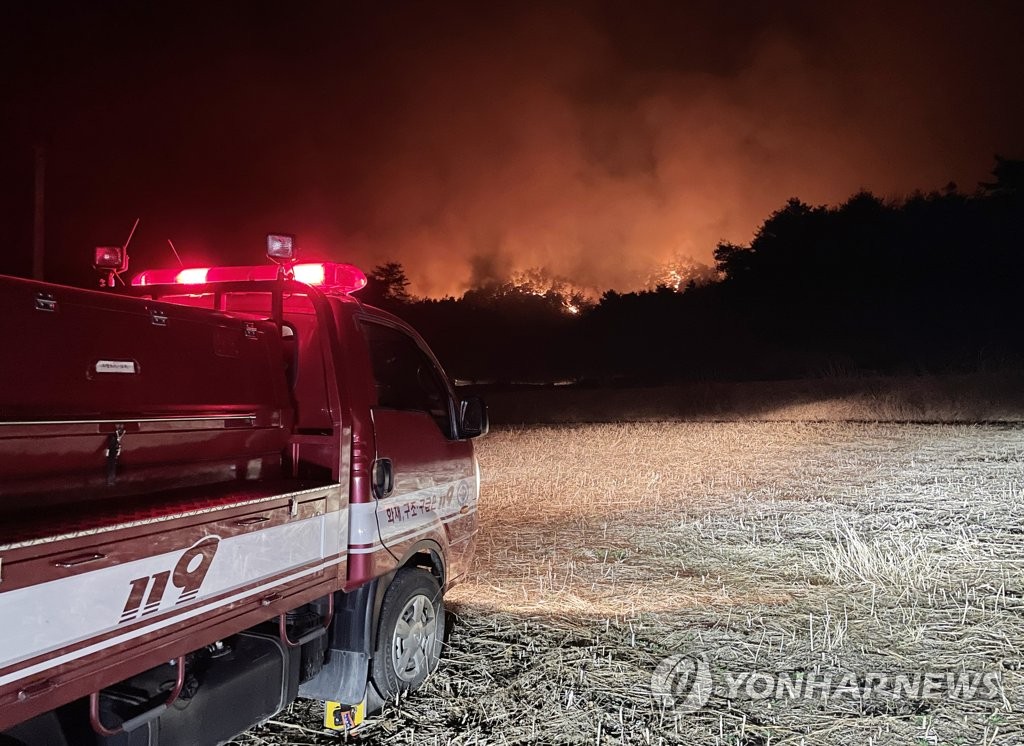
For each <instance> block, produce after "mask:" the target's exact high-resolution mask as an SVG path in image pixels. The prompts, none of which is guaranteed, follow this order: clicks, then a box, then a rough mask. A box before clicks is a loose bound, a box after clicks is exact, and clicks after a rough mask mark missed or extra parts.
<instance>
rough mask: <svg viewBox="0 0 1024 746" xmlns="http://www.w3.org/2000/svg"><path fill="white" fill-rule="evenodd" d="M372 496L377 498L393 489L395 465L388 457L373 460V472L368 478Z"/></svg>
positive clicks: (382, 496) (388, 493) (385, 495)
mask: <svg viewBox="0 0 1024 746" xmlns="http://www.w3.org/2000/svg"><path fill="white" fill-rule="evenodd" d="M370 487H371V489H373V496H374V497H375V498H377V499H378V500H380V499H382V498H385V497H387V496H388V495H390V494H391V493H392V492H394V491H395V467H394V465H393V464H392V463H391V459H389V458H379V459H377V460H376V461H374V462H373V474H372V476H371V478H370Z"/></svg>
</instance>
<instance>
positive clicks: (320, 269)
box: [132, 262, 366, 293]
mask: <svg viewBox="0 0 1024 746" xmlns="http://www.w3.org/2000/svg"><path fill="white" fill-rule="evenodd" d="M292 270H293V271H294V273H295V280H296V281H297V282H302V283H305V284H306V285H314V286H316V287H319V288H322V289H323V290H329V291H336V292H342V293H353V292H355V291H356V290H361V289H362V288H364V287H366V275H365V274H363V271H362V270H361V269H359V268H358V267H356V266H353V265H351V264H341V263H338V262H307V263H303V264H295V265H293V266H292ZM277 278H278V267H277V266H276V265H272V264H264V265H257V266H253V267H190V268H188V269H150V270H146V271H145V272H142V273H141V274H138V275H135V277H133V278H132V285H135V286H142V285H205V284H207V283H211V282H240V281H246V280H276V279H277Z"/></svg>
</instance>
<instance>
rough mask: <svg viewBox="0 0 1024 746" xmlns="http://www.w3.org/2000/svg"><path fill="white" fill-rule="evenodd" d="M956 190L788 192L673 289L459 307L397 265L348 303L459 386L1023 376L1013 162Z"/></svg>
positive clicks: (471, 300) (1022, 280)
mask: <svg viewBox="0 0 1024 746" xmlns="http://www.w3.org/2000/svg"><path fill="white" fill-rule="evenodd" d="M992 174H993V176H992V180H991V181H988V182H984V183H982V184H981V185H979V188H978V189H977V190H976V191H975V192H974V193H971V194H965V193H962V192H960V191H959V190H957V189H956V187H955V186H954V185H950V186H949V187H947V188H946V189H945V190H943V191H941V192H931V193H915V194H912V195H911V196H909V197H906V198H903V199H898V200H896V199H890V200H883V199H880V198H879V197H877V196H875V195H873V194H871V193H870V192H863V191H862V192H859V193H857V194H854V195H852V196H851V197H850V198H849V199H847V200H846V201H845V202H843V203H842V204H840V205H837V206H813V205H809V204H807V203H805V202H802V201H801V200H799V199H795V198H794V199H790V200H789V201H788V202H787V203H786V204H785V205H783V206H782V207H781V208H779V209H778V210H776V211H775V212H773V213H772V214H771V215H770V216H769V217H768V218H767V219H766V220H765V221H764V223H763V224H762V225H761V226H760V227H759V228H758V230H757V231H756V233H755V235H754V238H753V240H752V241H751V242H750V243H749V244H747V245H737V244H731V243H722V244H719V245H718V247H717V248H716V249H715V252H714V257H715V267H714V272H713V273H711V274H710V275H709V274H701V273H699V272H698V273H697V274H696V275H695V276H694V277H693V278H691V280H690V281H689V282H687V283H685V284H680V285H679V286H678V287H674V286H668V285H661V286H659V287H656V288H654V289H651V290H645V291H639V292H631V293H617V292H613V291H608V292H605V293H604V294H603V295H602V296H601V297H600V299H599V300H597V301H590V300H588V299H587V298H586V297H585V296H583V295H581V294H579V293H576V292H575V291H573V290H572V289H571V288H570V287H568V286H565V285H564V284H562V285H559V284H558V283H551V282H546V283H541V282H539V281H537V280H536V278H535V279H534V281H532V282H531V281H530V280H529V278H527V279H526V280H524V279H523V278H522V277H520V278H518V279H510V280H509V281H507V282H494V283H490V284H488V285H486V286H482V287H476V288H472V289H470V290H468V291H467V292H466V293H465V294H464V295H463V296H462V297H460V298H446V299H441V300H432V299H417V298H413V297H411V296H410V295H409V292H408V284H409V283H408V279H407V277H406V275H405V272H404V269H403V268H402V266H401V265H400V264H397V263H394V262H389V263H385V264H382V265H380V266H378V267H376V268H375V269H374V270H373V271H372V272H371V273H370V282H369V285H368V286H367V288H366V290H365V291H363V292H362V293H361V294H360V297H361V298H362V300H364V301H366V302H369V303H371V304H373V305H378V306H381V307H383V308H386V309H388V310H390V311H392V312H394V313H396V314H397V315H399V316H401V317H403V318H405V319H406V320H408V321H409V322H410V323H412V324H413V325H414V326H415V327H416V328H417V329H419V330H420V331H421V333H422V334H423V335H424V337H425V338H426V339H427V341H428V342H429V343H430V345H431V347H432V348H433V349H434V350H435V352H436V353H437V354H438V356H439V357H440V358H441V361H442V363H443V364H444V365H445V367H446V368H447V369H448V371H449V373H450V374H451V375H453V376H454V377H457V378H462V379H468V380H472V381H493V382H501V383H511V382H517V381H533V382H545V381H547V382H550V381H555V380H560V379H571V380H584V381H587V380H592V381H598V382H604V383H609V382H616V381H626V382H637V383H655V382H663V381H670V380H680V379H708V380H754V379H762V380H763V379H778V378H799V377H807V376H821V375H844V374H852V375H860V374H914V373H946V372H968V371H977V370H979V369H987V368H1006V367H1012V368H1015V369H1020V368H1024V326H1022V322H1024V292H1022V286H1024V161H1020V160H1011V159H1007V158H1001V157H998V156H997V158H996V165H995V168H994V169H993V172H992Z"/></svg>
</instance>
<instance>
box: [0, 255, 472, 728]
mask: <svg viewBox="0 0 1024 746" xmlns="http://www.w3.org/2000/svg"><path fill="white" fill-rule="evenodd" d="M292 246H293V244H292V241H291V238H290V237H287V236H272V237H270V239H269V241H268V248H269V253H270V254H271V256H272V257H273V258H274V259H275V260H276V261H277V262H278V263H279V264H277V265H274V264H267V265H265V266H256V267H209V268H189V269H184V270H166V271H164V270H158V271H149V272H143V273H142V274H140V275H137V276H136V277H135V278H134V279H133V280H132V282H131V285H130V286H129V287H127V288H125V289H124V290H119V291H117V292H110V291H94V290H82V289H75V288H70V287H63V286H58V285H51V284H46V283H41V282H34V281H29V280H23V279H16V278H11V277H0V329H2V330H3V338H4V341H5V351H4V353H3V355H2V358H0V624H2V631H0V744H27V745H31V744H46V745H47V746H61V745H62V744H64V745H67V746H78V745H80V744H88V745H92V744H96V745H99V744H104V745H106V744H132V745H134V744H147V745H152V744H161V745H163V746H167V745H168V744H188V745H189V746H194V745H196V744H216V743H221V742H224V741H226V740H229V739H230V738H232V737H233V736H235V735H236V734H238V733H240V732H242V731H244V730H246V729H247V728H249V727H251V726H252V725H254V724H256V723H259V722H261V721H262V720H265V719H266V718H268V717H270V716H272V715H273V714H274V713H276V712H277V711H278V710H280V709H281V708H282V707H284V706H285V705H287V704H288V703H289V702H291V701H292V700H294V699H295V698H297V697H303V698H310V699H319V700H324V701H326V702H327V703H328V705H327V708H326V711H327V724H328V725H329V726H335V727H344V726H346V725H349V726H350V725H354V724H357V723H358V721H359V719H360V718H361V716H362V714H363V712H364V711H365V708H366V707H369V708H370V709H372V708H374V707H377V706H380V704H381V703H382V701H384V700H387V699H388V698H389V697H394V696H396V695H398V694H399V693H401V692H403V691H406V690H411V689H415V688H416V687H417V686H419V684H420V683H422V681H423V680H424V678H425V677H426V676H427V675H428V674H429V673H430V671H431V670H432V669H433V668H434V667H435V666H436V665H437V664H438V660H439V656H440V652H441V646H442V639H443V633H444V605H443V602H442V594H443V593H444V591H446V590H447V589H449V588H450V587H451V586H452V585H454V584H455V583H457V582H459V580H460V579H461V578H463V577H464V576H465V574H466V572H467V570H468V567H469V563H470V560H471V557H472V554H473V548H474V542H475V534H476V525H477V524H476V511H477V501H478V496H479V484H480V475H479V469H478V466H477V462H476V458H475V457H474V454H473V444H472V439H473V438H475V437H477V436H479V435H482V434H484V433H485V432H486V430H487V415H486V409H485V408H484V406H483V404H482V402H481V401H480V400H479V399H477V398H468V399H459V398H458V397H457V396H456V394H455V391H454V389H453V387H452V385H451V384H450V382H449V380H448V378H447V377H446V376H445V374H444V373H443V371H442V369H441V367H440V365H438V363H437V360H436V359H435V358H434V356H433V355H432V354H431V352H430V350H429V349H428V348H427V346H426V344H425V343H424V342H423V340H422V339H421V338H420V337H419V336H418V335H417V334H416V332H414V331H413V330H412V329H411V328H409V326H407V325H406V324H405V323H403V322H402V321H400V320H399V319H397V318H396V317H394V316H392V315H390V314H388V313H385V312H384V311H381V310H378V309H375V308H371V307H369V306H367V305H364V304H363V303H360V302H359V301H358V300H357V299H356V298H355V297H353V295H352V293H353V291H356V290H358V289H359V288H361V287H362V286H363V285H365V283H366V278H365V276H364V275H363V273H362V272H360V271H359V270H358V269H356V268H355V267H353V266H351V265H345V264H336V263H297V262H296V261H295V258H294V255H293V251H292V248H291V247H292ZM97 263H98V265H99V266H101V267H107V268H109V269H111V270H112V271H113V270H114V269H116V268H118V267H122V268H123V267H124V266H125V263H126V260H125V258H124V256H122V255H121V254H120V252H119V251H118V250H116V249H115V250H97Z"/></svg>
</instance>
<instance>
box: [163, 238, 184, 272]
mask: <svg viewBox="0 0 1024 746" xmlns="http://www.w3.org/2000/svg"><path fill="white" fill-rule="evenodd" d="M167 245H168V246H170V247H171V251H173V252H174V258H175V259H177V260H178V266H179V267H184V266H185V262H183V261H181V257H180V256H179V255H178V250H177V249H176V248H174V243H173V242H172V241H171V239H169V238H168V239H167Z"/></svg>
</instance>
